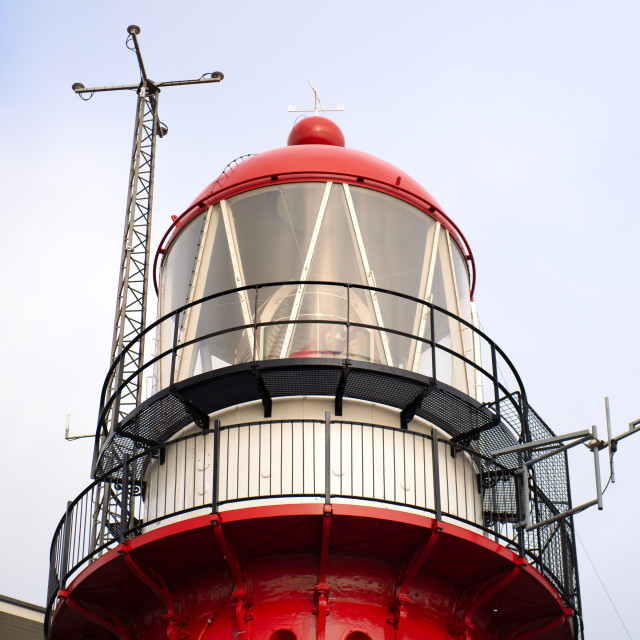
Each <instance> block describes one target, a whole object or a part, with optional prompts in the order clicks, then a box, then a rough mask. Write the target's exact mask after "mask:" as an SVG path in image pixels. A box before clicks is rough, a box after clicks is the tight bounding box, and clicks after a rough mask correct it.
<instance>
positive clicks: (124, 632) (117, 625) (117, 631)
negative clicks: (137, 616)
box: [58, 589, 136, 640]
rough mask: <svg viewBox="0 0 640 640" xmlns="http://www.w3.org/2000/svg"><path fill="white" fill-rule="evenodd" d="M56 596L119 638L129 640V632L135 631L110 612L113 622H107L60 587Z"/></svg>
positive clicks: (79, 613)
mask: <svg viewBox="0 0 640 640" xmlns="http://www.w3.org/2000/svg"><path fill="white" fill-rule="evenodd" d="M58 598H60V599H61V600H64V601H65V602H66V603H67V604H68V605H69V607H70V608H71V609H72V610H73V611H75V612H76V613H77V614H78V615H81V616H82V617H83V618H86V619H87V620H91V622H95V623H96V624H97V625H99V626H101V627H102V628H103V629H106V630H107V631H110V632H111V633H113V634H114V635H116V636H117V637H118V638H120V640H131V635H130V634H129V632H130V631H133V632H135V631H136V630H135V628H131V627H127V626H125V625H124V624H123V623H122V622H121V621H120V620H119V619H118V618H117V617H116V616H115V615H114V614H113V613H112V612H110V613H109V616H110V617H111V618H112V620H113V622H109V620H105V619H104V618H103V617H101V616H99V615H98V614H96V613H93V612H92V611H89V610H87V609H85V608H84V607H83V606H82V605H80V604H78V603H77V602H76V601H75V600H72V599H71V594H70V593H69V592H68V591H63V590H62V589H61V590H60V591H58Z"/></svg>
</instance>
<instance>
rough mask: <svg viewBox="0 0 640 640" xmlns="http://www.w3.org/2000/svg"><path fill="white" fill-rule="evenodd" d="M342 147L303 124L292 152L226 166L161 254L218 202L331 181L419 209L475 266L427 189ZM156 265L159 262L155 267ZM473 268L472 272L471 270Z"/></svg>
mask: <svg viewBox="0 0 640 640" xmlns="http://www.w3.org/2000/svg"><path fill="white" fill-rule="evenodd" d="M327 123H328V124H327ZM343 144H344V136H343V135H342V132H341V131H340V129H339V128H338V126H337V125H335V124H334V123H333V122H331V121H330V120H327V119H326V118H320V117H310V118H304V119H303V120H301V121H299V122H298V123H297V124H296V125H295V126H294V128H293V130H292V131H291V134H290V135H289V146H287V147H282V148H280V149H273V150H271V151H265V152H263V153H259V154H258V155H254V156H250V157H248V158H246V159H244V160H242V161H238V162H237V163H236V164H233V163H232V165H230V166H228V167H227V168H226V169H225V170H224V171H223V172H222V174H221V175H220V177H219V178H217V179H216V180H215V181H214V182H212V183H211V184H210V185H209V186H208V187H207V188H206V189H205V190H204V191H203V192H202V193H201V194H200V195H199V196H198V197H197V198H196V199H195V200H194V201H193V203H192V204H191V206H190V207H189V208H188V209H187V210H186V211H185V212H184V213H183V214H182V215H181V216H179V217H178V218H177V219H175V220H174V224H173V225H172V227H171V228H170V229H169V230H168V231H167V233H166V234H165V237H164V238H163V240H162V241H161V243H160V248H159V249H158V253H159V254H163V253H165V252H166V250H167V249H168V247H169V245H170V244H171V241H172V240H173V238H174V237H175V235H176V233H177V231H178V230H179V229H180V228H181V227H183V226H184V225H185V224H187V222H189V221H190V220H192V219H193V218H194V217H195V216H197V215H198V214H199V213H201V212H202V211H203V210H204V209H206V208H207V207H208V206H210V205H212V204H215V203H216V202H219V201H220V200H223V199H225V198H229V197H231V196H233V195H236V194H238V193H242V192H244V191H250V190H252V189H257V188H259V187H265V186H268V185H273V184H278V183H287V182H320V181H329V180H330V181H335V182H344V183H347V184H353V185H357V186H362V187H367V188H370V189H375V190H377V191H382V192H384V193H387V194H390V195H392V196H395V197H397V198H401V199H402V200H405V201H407V202H409V203H411V204H413V205H415V206H417V207H418V208H420V209H422V210H423V211H425V212H426V213H428V214H429V215H430V216H432V217H433V218H435V219H436V220H438V221H439V222H441V223H442V224H443V226H444V227H445V228H446V229H447V230H448V231H449V232H450V233H451V235H452V237H453V238H454V239H455V241H456V242H457V243H458V245H459V246H460V248H461V249H462V252H463V254H464V255H465V257H466V258H467V260H469V261H470V262H471V263H473V257H472V255H471V250H470V249H469V247H468V245H467V242H466V240H465V239H464V236H463V235H462V233H461V232H460V230H459V229H458V228H457V227H456V225H455V224H454V223H453V221H452V220H450V219H449V218H448V217H447V215H446V214H445V213H444V212H443V211H442V209H441V207H440V205H439V204H438V203H437V202H436V200H435V199H434V198H433V196H432V195H431V194H430V193H429V192H428V191H427V190H426V189H424V188H423V187H422V186H421V185H420V184H419V183H418V182H416V181H415V180H414V179H413V178H411V177H410V176H408V175H407V174H406V173H404V172H403V171H400V169H397V168H396V167H394V166H393V165H391V164H389V163H388V162H384V161H383V160H380V159H379V158H376V157H375V156H371V155H369V154H367V153H363V152H362V151H356V150H355V149H347V148H345V147H344V146H342V145H343ZM157 259H158V256H156V262H157ZM470 266H471V271H472V272H473V271H474V270H473V266H472V265H470ZM154 276H155V268H154ZM474 276H475V274H474Z"/></svg>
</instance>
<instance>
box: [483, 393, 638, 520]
mask: <svg viewBox="0 0 640 640" xmlns="http://www.w3.org/2000/svg"><path fill="white" fill-rule="evenodd" d="M604 404H605V414H606V416H605V417H606V422H607V441H606V442H605V441H604V440H599V439H598V428H597V427H596V425H593V426H592V427H591V431H589V430H587V429H585V430H583V431H575V432H574V433H566V434H564V435H561V436H555V437H553V438H546V439H543V440H535V441H534V442H526V443H524V444H517V445H514V446H512V447H507V448H505V449H498V450H495V451H491V452H490V455H491V456H492V457H494V458H497V457H498V456H501V455H504V454H506V453H524V452H529V453H533V452H536V453H540V455H538V456H536V457H531V455H529V456H528V459H526V460H525V459H523V461H522V466H521V468H520V473H521V474H522V477H523V479H524V482H523V499H524V503H525V504H528V497H529V495H528V488H527V487H528V480H527V479H528V477H529V471H530V470H531V469H532V467H533V465H534V464H536V463H538V462H541V461H542V460H546V459H547V458H550V457H551V456H554V455H556V454H558V453H562V452H564V451H568V450H569V449H572V448H573V447H575V446H577V445H579V444H584V445H586V447H587V448H588V449H589V451H591V452H592V453H593V464H594V473H595V481H596V498H595V499H593V500H590V501H589V502H585V503H584V504H581V505H579V506H577V507H573V508H572V509H568V510H567V511H564V512H562V513H559V514H557V515H554V516H553V517H551V518H547V519H546V520H543V521H542V522H537V523H536V524H533V525H532V524H530V522H529V511H528V509H525V520H524V522H521V523H519V525H517V526H520V527H524V529H525V531H532V530H534V529H539V528H540V527H542V526H544V525H547V524H550V523H552V522H556V521H557V520H562V519H563V518H567V517H569V516H572V515H574V514H576V513H580V512H581V511H584V510H585V509H588V508H589V507H593V506H595V505H598V510H599V511H602V509H603V508H604V506H603V503H602V495H603V493H604V491H603V490H602V484H601V480H600V455H599V454H600V451H601V450H602V449H606V448H607V447H608V448H609V468H610V471H611V476H610V477H611V482H612V483H614V482H615V473H614V469H613V454H614V453H615V452H616V451H617V449H618V442H620V440H623V439H624V438H627V437H629V436H631V435H633V434H634V433H637V432H638V431H640V418H638V419H637V420H633V421H632V422H630V423H629V429H628V430H627V431H624V432H623V433H621V434H620V435H619V436H616V437H615V438H612V437H611V416H610V412H609V398H608V397H605V399H604ZM605 488H606V487H605Z"/></svg>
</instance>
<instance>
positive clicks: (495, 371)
mask: <svg viewBox="0 0 640 640" xmlns="http://www.w3.org/2000/svg"><path fill="white" fill-rule="evenodd" d="M491 375H492V376H493V399H494V402H495V407H496V420H498V421H499V420H500V400H499V397H500V393H499V392H498V360H497V357H496V345H495V344H494V343H493V342H492V343H491Z"/></svg>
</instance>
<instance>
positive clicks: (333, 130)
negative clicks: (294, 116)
mask: <svg viewBox="0 0 640 640" xmlns="http://www.w3.org/2000/svg"><path fill="white" fill-rule="evenodd" d="M297 144H330V145H333V146H336V147H344V135H343V134H342V131H340V127H338V125H337V124H336V123H335V122H333V121H332V120H329V119H327V118H321V117H320V116H312V117H310V118H303V119H302V120H299V121H298V122H296V124H295V125H294V126H293V129H291V133H290V134H289V139H288V140H287V146H289V147H291V146H294V145H297Z"/></svg>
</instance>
